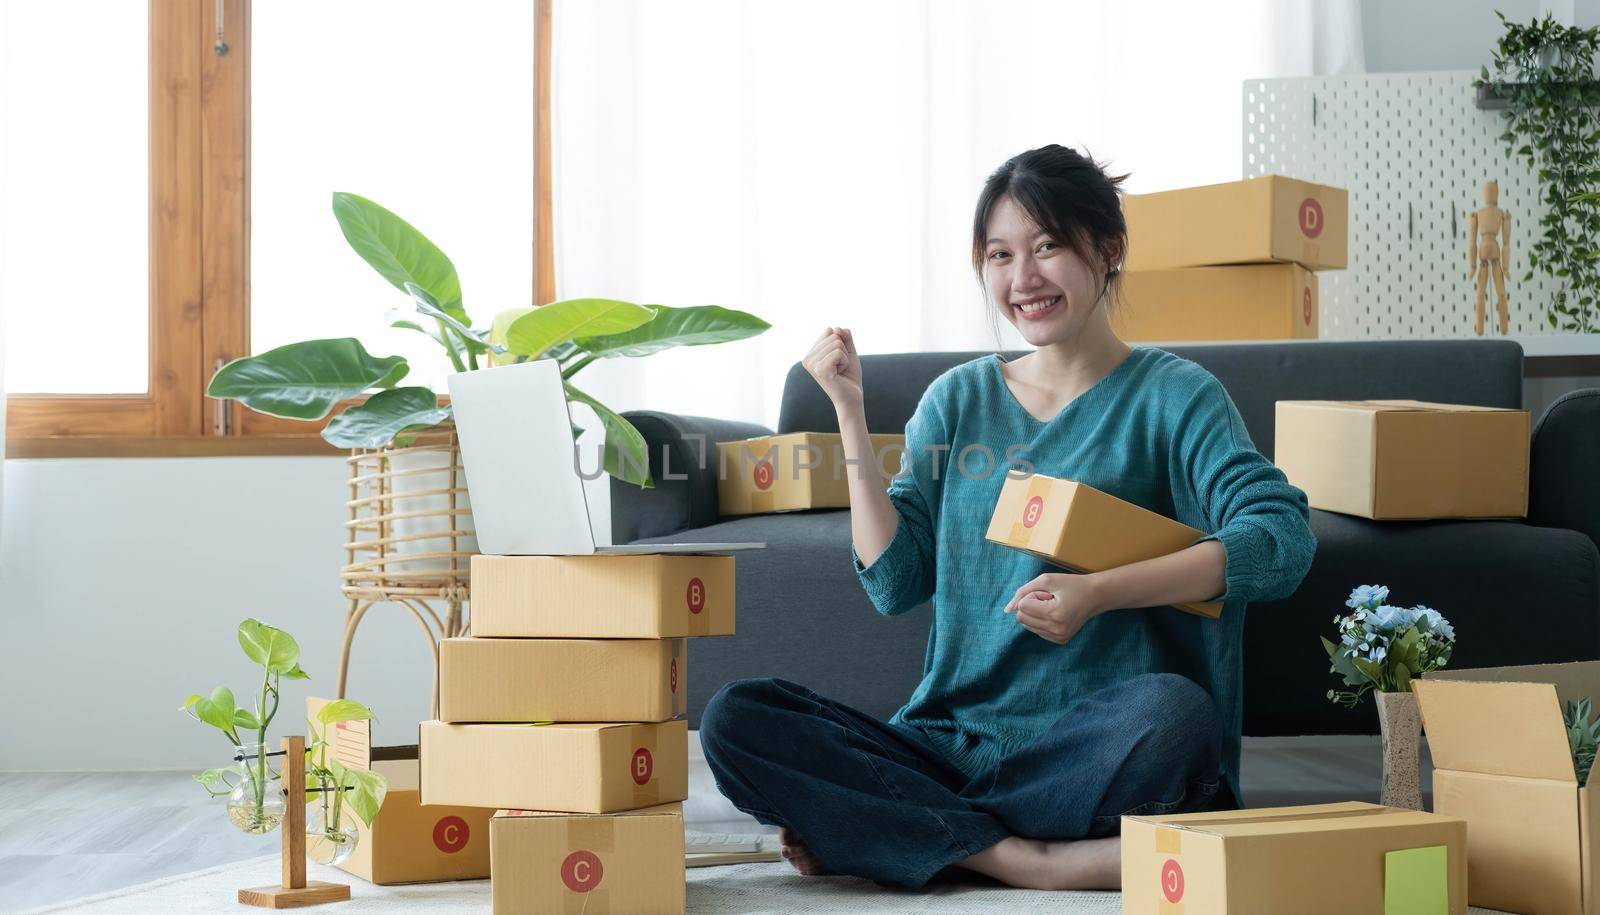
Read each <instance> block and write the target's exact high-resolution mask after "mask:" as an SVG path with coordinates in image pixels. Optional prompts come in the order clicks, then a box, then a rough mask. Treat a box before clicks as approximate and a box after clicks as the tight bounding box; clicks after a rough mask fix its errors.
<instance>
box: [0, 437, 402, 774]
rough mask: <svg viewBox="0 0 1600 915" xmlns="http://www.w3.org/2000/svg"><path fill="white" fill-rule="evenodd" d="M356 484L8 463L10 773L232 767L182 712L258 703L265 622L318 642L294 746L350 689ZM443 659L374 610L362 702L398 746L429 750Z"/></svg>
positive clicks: (127, 465) (286, 719)
mask: <svg viewBox="0 0 1600 915" xmlns="http://www.w3.org/2000/svg"><path fill="white" fill-rule="evenodd" d="M346 473H347V470H346V465H345V463H344V461H343V460H341V459H339V458H322V457H305V458H183V459H165V460H154V459H153V460H142V459H115V460H111V459H107V460H38V461H8V462H6V464H5V495H6V499H5V512H4V516H3V518H0V521H3V524H4V530H3V532H0V646H3V652H4V653H3V655H0V696H4V701H3V702H0V728H3V733H4V734H5V738H4V740H3V741H0V770H26V769H148V768H173V767H191V766H192V767H196V768H199V767H205V766H215V765H223V764H224V763H225V760H226V757H227V741H226V740H225V739H224V738H223V737H222V736H221V735H220V734H218V733H216V732H215V731H213V730H212V729H210V728H208V727H205V726H203V725H200V724H198V723H196V722H193V721H190V720H189V719H188V718H187V717H185V716H184V715H183V714H182V713H180V712H179V711H178V704H179V703H180V702H181V701H182V700H183V697H184V696H186V695H188V694H189V693H191V692H202V693H203V692H209V691H210V690H211V688H212V687H214V686H219V685H225V686H228V687H229V688H230V689H232V690H233V691H234V694H235V696H236V697H239V698H240V700H241V701H242V702H243V701H252V702H253V699H251V700H246V699H245V697H246V696H249V695H251V693H252V691H254V690H257V689H259V688H260V681H259V680H253V679H252V678H251V676H250V663H249V661H247V660H246V659H245V657H244V655H243V654H242V653H241V652H240V650H239V646H238V642H237V641H236V639H235V636H234V628H235V627H236V626H237V624H238V622H239V620H241V619H243V618H245V617H248V616H254V617H258V618H260V619H262V620H264V621H266V622H269V623H272V624H273V625H276V626H278V627H280V628H283V629H286V630H288V631H289V632H290V633H291V634H293V635H294V636H295V638H296V639H297V640H298V641H299V642H300V646H301V649H302V651H303V653H304V660H303V661H302V664H301V666H302V667H304V668H305V669H306V670H307V671H309V672H310V673H311V675H312V677H313V679H312V680H311V681H309V683H293V684H286V686H285V689H284V704H283V706H282V711H281V712H280V717H279V718H278V722H279V723H280V724H281V727H279V728H277V729H275V730H276V732H277V733H278V734H279V735H281V734H284V733H292V731H291V730H290V729H291V728H293V727H294V726H295V725H296V724H297V723H298V722H300V721H301V720H303V717H304V701H303V700H304V697H305V696H306V695H308V694H310V693H311V691H315V694H320V695H331V694H332V692H331V691H332V689H333V687H334V682H335V678H336V672H337V668H336V665H337V663H338V649H339V641H340V638H341V635H342V632H343V625H344V614H345V606H346V604H345V601H344V599H343V598H342V597H341V595H340V594H339V566H340V564H341V563H342V561H343V556H344V554H343V551H342V550H341V544H342V543H343V540H344V534H343V529H342V528H341V526H340V525H341V524H342V522H343V521H344V520H345V518H346V517H347V515H346V513H345V508H344V499H345V498H346V493H347V492H348V489H347V488H346V486H345V478H346ZM383 611H388V612H383ZM428 658H429V653H428V649H427V645H426V643H425V642H424V641H423V639H422V636H421V633H420V630H419V629H418V628H417V625H416V623H415V621H414V620H413V619H412V618H411V616H410V614H409V613H407V612H406V611H404V610H403V609H402V608H399V607H379V608H374V609H373V610H372V611H371V612H370V613H368V615H367V619H366V621H365V622H364V623H363V624H362V630H361V635H360V636H359V637H358V640H357V644H356V649H355V659H354V666H353V670H352V674H351V678H350V694H351V696H352V697H354V698H358V699H360V700H362V701H364V702H366V703H367V704H368V705H370V706H372V707H373V709H374V710H375V711H377V713H378V715H379V716H380V721H379V725H378V730H379V736H380V739H383V740H385V741H388V742H396V743H398V742H406V743H414V742H415V740H416V732H415V725H416V722H417V721H419V720H421V719H422V718H425V717H427V716H426V713H427V700H428V694H429V690H430V685H429V684H430V680H429V669H430V668H429V660H428ZM274 739H275V738H274ZM197 790H198V789H197Z"/></svg>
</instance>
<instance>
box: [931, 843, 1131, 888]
mask: <svg viewBox="0 0 1600 915" xmlns="http://www.w3.org/2000/svg"><path fill="white" fill-rule="evenodd" d="M956 867H964V868H966V869H968V870H973V871H977V872H978V873H980V874H986V875H988V876H990V877H993V878H994V879H996V880H999V881H1000V882H1001V883H1005V884H1008V885H1010V886H1016V887H1022V888H1024V889H1030V890H1115V889H1121V888H1122V839H1121V837H1120V836H1110V837H1108V838H1104V839H1080V840H1078V841H1076V842H1045V841H1041V840H1039V839H1024V838H1021V837H1018V836H1012V837H1010V838H1008V839H1005V840H1002V841H1001V842H999V843H998V844H996V845H993V846H991V847H989V848H988V849H985V850H984V851H981V852H978V853H977V854H975V855H973V856H972V857H970V858H967V859H966V860H964V861H957V862H956Z"/></svg>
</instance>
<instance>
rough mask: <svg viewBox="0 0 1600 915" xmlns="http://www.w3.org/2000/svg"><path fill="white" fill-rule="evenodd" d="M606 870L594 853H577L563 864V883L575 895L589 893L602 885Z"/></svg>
mask: <svg viewBox="0 0 1600 915" xmlns="http://www.w3.org/2000/svg"><path fill="white" fill-rule="evenodd" d="M605 872H606V869H605V868H604V867H602V866H600V859H599V857H597V856H596V855H595V853H594V852H592V851H582V850H579V851H575V852H573V853H572V854H570V855H567V859H566V860H565V861H562V862H561V882H562V883H565V884H566V885H567V889H569V890H571V891H573V892H574V893H587V892H589V891H590V890H592V889H594V888H595V887H597V886H599V885H600V878H601V877H603V876H605Z"/></svg>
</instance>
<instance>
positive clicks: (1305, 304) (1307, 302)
mask: <svg viewBox="0 0 1600 915" xmlns="http://www.w3.org/2000/svg"><path fill="white" fill-rule="evenodd" d="M1300 315H1301V317H1303V318H1305V319H1306V326H1307V327H1310V326H1311V288H1310V287H1309V286H1308V287H1306V288H1305V289H1303V290H1301V291H1300Z"/></svg>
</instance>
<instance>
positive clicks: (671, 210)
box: [553, 0, 1359, 425]
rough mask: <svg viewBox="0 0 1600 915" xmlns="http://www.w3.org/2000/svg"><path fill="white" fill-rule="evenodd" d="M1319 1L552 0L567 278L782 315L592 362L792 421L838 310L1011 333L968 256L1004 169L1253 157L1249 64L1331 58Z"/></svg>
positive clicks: (561, 266)
mask: <svg viewBox="0 0 1600 915" xmlns="http://www.w3.org/2000/svg"><path fill="white" fill-rule="evenodd" d="M1312 2H1313V0H1301V2H1292V3H1283V2H1280V0H1237V2H1234V3H1231V4H1220V5H1219V4H1209V3H1192V2H1179V0H1118V2H1094V3H1090V2H1075V3H1060V2H1049V0H983V2H976V0H974V2H939V0H888V2H883V0H880V2H870V3H867V2H860V0H814V2H809V3H803V4H801V3H778V2H754V0H748V2H746V0H679V2H673V3H660V2H650V0H577V2H561V3H558V4H557V5H556V7H555V35H554V44H555V57H554V61H553V67H554V73H555V85H554V101H555V106H554V108H555V139H554V159H555V161H554V170H555V208H556V214H555V225H556V249H557V252H556V262H557V271H556V272H557V280H558V284H559V293H560V295H561V296H563V297H569V296H579V295H584V296H590V295H594V296H608V297H615V298H623V299H629V300H632V301H640V302H651V303H662V304H669V305H689V304H721V305H726V306H731V307H736V308H742V309H745V310H748V311H752V312H754V313H756V314H758V315H760V316H762V317H763V318H765V319H766V320H768V321H769V322H771V323H772V325H773V327H772V329H771V330H770V331H768V332H767V333H766V334H764V335H763V336H761V337H759V338H757V339H755V340H752V341H746V342H743V343H737V344H725V345H720V346H711V347H698V348H693V349H684V350H680V351H676V352H668V353H662V354H658V355H656V356H653V357H650V358H648V359H644V360H638V361H632V362H627V361H613V362H610V363H606V364H602V365H597V366H594V367H591V368H590V369H589V370H586V372H585V374H584V376H583V378H584V379H585V380H586V385H587V387H590V388H593V389H594V391H595V392H596V393H598V394H601V395H603V396H604V397H605V398H606V399H607V402H608V403H610V404H611V405H612V406H614V407H616V408H618V409H638V408H650V409H661V410H669V411H674V412H687V413H694V414H700V415H711V416H719V417H725V418H737V419H746V420H753V421H757V422H762V423H765V424H767V425H772V424H774V423H775V422H776V420H777V415H778V404H779V397H780V394H781V391H782V385H783V379H784V373H785V372H786V371H787V369H788V368H789V366H790V365H791V364H792V363H794V362H795V361H796V360H798V359H799V358H800V357H801V356H802V355H803V354H804V352H805V350H806V348H807V347H808V346H809V344H810V342H811V341H812V340H813V339H814V338H815V337H816V336H817V334H818V333H819V332H820V331H821V329H822V328H823V327H825V326H827V325H830V324H839V325H847V326H849V327H851V328H853V329H854V331H855V335H856V339H857V341H858V343H859V345H860V347H861V349H862V351H863V352H894V351H907V350H940V349H982V348H985V347H993V346H994V345H995V343H996V338H995V331H994V330H993V322H992V321H991V318H990V316H989V315H988V313H987V312H986V309H985V307H984V305H983V301H982V297H981V294H980V292H979V290H978V287H977V284H976V282H975V280H974V279H973V276H972V271H971V268H970V261H969V246H970V227H969V221H970V220H971V218H972V216H971V214H972V209H973V204H974V202H975V201H976V199H977V194H978V191H979V188H980V187H981V185H982V183H983V179H984V178H985V177H986V176H987V175H988V174H989V172H991V171H992V170H993V169H994V168H996V167H997V166H998V165H1000V163H1001V162H1003V161H1004V160H1005V159H1006V158H1008V157H1009V156H1011V155H1014V154H1016V153H1018V152H1021V151H1023V150H1025V149H1029V148H1032V147H1036V146H1041V145H1044V144H1047V143H1062V144H1067V145H1072V146H1075V147H1078V148H1083V147H1087V148H1088V149H1089V151H1090V152H1091V153H1092V154H1093V155H1094V156H1095V157H1096V158H1098V159H1104V160H1109V162H1110V167H1111V168H1112V169H1113V170H1114V171H1118V172H1121V171H1127V172H1131V173H1132V177H1131V178H1130V179H1129V180H1128V182H1127V184H1126V185H1125V189H1126V190H1129V191H1131V192H1141V191H1151V190H1157V189H1162V188H1168V187H1180V186H1184V185H1191V184H1202V183H1207V182H1215V181H1227V180H1233V179H1236V178H1238V177H1239V176H1240V159H1241V148H1242V146H1241V144H1242V142H1243V141H1242V127H1241V118H1242V115H1241V97H1240V96H1241V82H1242V81H1243V80H1245V79H1246V78H1252V77H1273V76H1293V75H1309V74H1310V73H1311V72H1312V66H1313V60H1312V58H1313V54H1312V43H1313V22H1314V19H1313V17H1314V15H1315V11H1314V10H1313V9H1312V6H1311V3H1312ZM1317 2H1321V0H1317ZM1357 34H1358V35H1359V32H1357ZM1003 330H1004V331H1005V336H1003V338H1002V339H1003V340H1004V342H1005V344H1006V345H1008V346H1009V345H1014V344H1015V343H1016V339H1015V338H1014V337H1012V336H1010V334H1011V329H1010V328H1009V326H1007V327H1004V328H1003ZM868 396H869V397H870V396H871V393H870V392H868Z"/></svg>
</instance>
